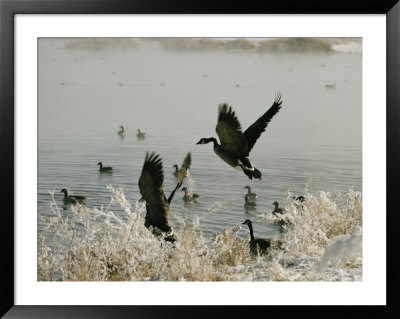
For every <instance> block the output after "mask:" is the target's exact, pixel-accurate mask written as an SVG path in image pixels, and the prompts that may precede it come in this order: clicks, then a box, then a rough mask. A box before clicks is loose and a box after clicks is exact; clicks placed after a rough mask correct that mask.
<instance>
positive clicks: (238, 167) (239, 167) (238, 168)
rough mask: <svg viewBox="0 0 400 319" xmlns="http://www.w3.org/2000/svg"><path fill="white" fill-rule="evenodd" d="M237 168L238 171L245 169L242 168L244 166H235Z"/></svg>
mask: <svg viewBox="0 0 400 319" xmlns="http://www.w3.org/2000/svg"><path fill="white" fill-rule="evenodd" d="M235 169H237V170H238V171H243V168H242V166H239V165H238V166H235Z"/></svg>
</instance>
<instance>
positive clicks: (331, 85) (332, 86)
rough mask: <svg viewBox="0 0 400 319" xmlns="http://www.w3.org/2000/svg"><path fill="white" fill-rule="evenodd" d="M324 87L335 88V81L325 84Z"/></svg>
mask: <svg viewBox="0 0 400 319" xmlns="http://www.w3.org/2000/svg"><path fill="white" fill-rule="evenodd" d="M325 88H326V89H334V88H336V82H335V83H333V84H326V85H325Z"/></svg>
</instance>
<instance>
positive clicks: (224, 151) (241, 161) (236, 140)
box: [196, 93, 282, 179]
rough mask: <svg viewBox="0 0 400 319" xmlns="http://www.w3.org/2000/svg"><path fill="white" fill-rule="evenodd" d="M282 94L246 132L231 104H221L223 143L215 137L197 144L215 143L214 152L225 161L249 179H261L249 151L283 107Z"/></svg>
mask: <svg viewBox="0 0 400 319" xmlns="http://www.w3.org/2000/svg"><path fill="white" fill-rule="evenodd" d="M281 104H282V101H281V95H280V93H278V94H277V96H276V98H275V101H274V104H273V105H272V106H271V107H270V108H269V109H268V111H266V112H265V113H264V114H263V115H262V116H260V117H259V118H258V120H257V121H255V122H254V123H253V124H252V125H251V126H250V127H249V128H248V129H247V130H246V131H245V132H244V133H242V128H241V126H240V123H239V120H238V119H237V117H236V115H235V112H234V111H233V110H232V107H231V106H228V105H227V104H221V105H219V115H218V122H217V127H216V132H217V134H218V136H219V139H220V141H221V144H218V142H217V140H216V139H215V138H214V137H210V138H202V139H200V141H198V142H197V143H196V144H207V143H210V142H213V143H214V152H215V154H217V155H218V156H219V157H220V158H221V159H222V160H223V161H224V162H226V163H227V164H229V165H231V166H232V167H233V168H235V169H237V170H241V171H243V172H244V173H245V174H246V175H247V176H248V177H249V179H253V177H254V178H256V179H261V172H260V171H259V170H258V169H257V168H255V167H254V166H253V164H251V162H250V160H249V159H248V156H249V153H250V151H251V149H252V148H253V146H254V144H255V143H256V141H257V139H258V138H259V137H260V135H261V133H262V132H264V131H265V128H266V127H267V125H268V123H269V121H270V120H271V119H272V118H273V116H274V115H275V114H276V113H278V111H279V110H280V108H281Z"/></svg>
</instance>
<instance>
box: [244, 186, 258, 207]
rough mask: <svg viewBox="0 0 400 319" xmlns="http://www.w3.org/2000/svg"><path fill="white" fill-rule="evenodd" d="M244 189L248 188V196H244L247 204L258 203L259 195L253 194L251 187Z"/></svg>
mask: <svg viewBox="0 0 400 319" xmlns="http://www.w3.org/2000/svg"><path fill="white" fill-rule="evenodd" d="M243 188H247V194H246V195H244V201H245V202H246V203H255V202H256V201H257V197H258V196H257V194H256V193H252V191H251V188H250V186H245V187H243Z"/></svg>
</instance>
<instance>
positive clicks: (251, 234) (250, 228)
mask: <svg viewBox="0 0 400 319" xmlns="http://www.w3.org/2000/svg"><path fill="white" fill-rule="evenodd" d="M247 226H249V230H250V238H251V240H254V234H253V225H252V224H251V223H248V224H247Z"/></svg>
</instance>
